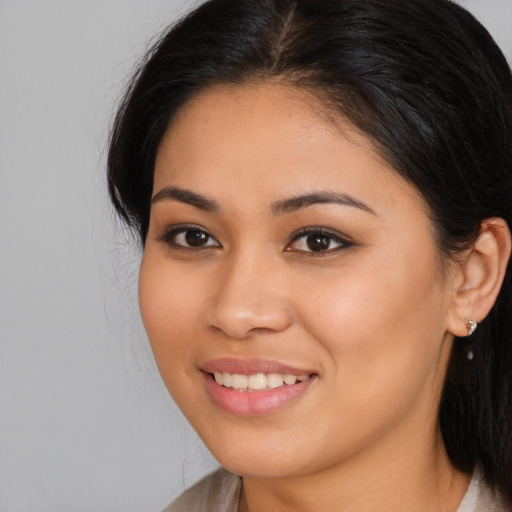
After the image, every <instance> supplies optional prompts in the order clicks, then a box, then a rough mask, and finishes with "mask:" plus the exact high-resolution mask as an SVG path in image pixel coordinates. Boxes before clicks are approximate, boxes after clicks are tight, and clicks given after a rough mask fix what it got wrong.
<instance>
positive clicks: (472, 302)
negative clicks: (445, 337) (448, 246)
mask: <svg viewBox="0 0 512 512" xmlns="http://www.w3.org/2000/svg"><path fill="white" fill-rule="evenodd" d="M510 252H511V235H510V230H509V227H508V225H507V223H506V222H505V221H504V220H503V219H501V218H492V219H486V220H485V221H483V222H482V226H481V230H480V234H479V235H478V238H477V239H476V241H475V243H474V245H473V246H472V247H471V248H470V249H469V250H468V251H467V252H466V253H465V254H464V258H463V260H462V261H461V262H460V267H459V271H460V275H461V279H460V280H459V281H458V288H457V289H456V290H455V299H454V304H453V311H452V313H453V314H452V315H450V318H449V325H448V331H449V332H451V333H452V334H454V335H455V336H458V337H464V336H468V335H470V334H472V333H471V332H470V330H471V328H472V325H473V324H474V323H479V322H481V321H482V320H483V319H484V318H485V317H486V316H487V315H488V314H489V311H490V310H491V308H492V306H493V305H494V303H495V301H496V298H497V297H498V293H499V291H500V289H501V285H502V283H503V279H504V277H505V272H506V269H507V264H508V260H509V258H510Z"/></svg>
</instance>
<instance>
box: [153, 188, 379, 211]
mask: <svg viewBox="0 0 512 512" xmlns="http://www.w3.org/2000/svg"><path fill="white" fill-rule="evenodd" d="M166 199H167V200H169V199H170V200H175V201H180V202H182V203H186V204H190V205H192V206H195V207H196V208H199V209H200V210H204V211H207V212H213V213H218V212H220V211H221V208H220V206H219V204H218V203H217V202H216V201H215V200H213V199H209V198H207V197H205V196H202V195H200V194H197V193H196V192H192V191H191V190H187V189H182V188H178V187H164V188H163V189H161V190H160V191H158V192H157V193H156V194H155V195H154V196H153V198H152V199H151V204H152V205H153V204H155V203H158V202H160V201H163V200H166ZM314 204H339V205H343V206H351V207H354V208H358V209H360V210H363V211H365V212H368V213H371V214H373V215H376V213H375V212H374V211H373V210H372V209H371V208H370V207H369V206H367V205H366V204H364V203H363V202H362V201H360V200H358V199H356V198H355V197H352V196H350V195H348V194H343V193H340V192H333V191H321V192H313V193H311V194H304V195H300V196H295V197H291V198H288V199H282V200H280V201H276V202H275V203H272V205H271V210H272V213H273V214H274V215H283V214H285V213H292V212H294V211H297V210H302V209H304V208H308V207H309V206H312V205H314Z"/></svg>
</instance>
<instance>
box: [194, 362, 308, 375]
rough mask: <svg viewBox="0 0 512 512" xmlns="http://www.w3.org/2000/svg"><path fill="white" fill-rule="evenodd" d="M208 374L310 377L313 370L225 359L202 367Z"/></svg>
mask: <svg viewBox="0 0 512 512" xmlns="http://www.w3.org/2000/svg"><path fill="white" fill-rule="evenodd" d="M201 369H202V370H203V371H204V372H206V373H215V372H220V373H236V374H240V375H254V374H257V373H282V374H284V375H295V376H299V375H310V374H312V373H315V372H312V371H311V370H308V369H304V368H295V367H293V366H289V365H287V364H284V363H281V362H279V361H273V360H270V359H236V358H230V357H224V358H219V359H212V360H210V361H208V362H206V363H205V364H204V365H202V366H201Z"/></svg>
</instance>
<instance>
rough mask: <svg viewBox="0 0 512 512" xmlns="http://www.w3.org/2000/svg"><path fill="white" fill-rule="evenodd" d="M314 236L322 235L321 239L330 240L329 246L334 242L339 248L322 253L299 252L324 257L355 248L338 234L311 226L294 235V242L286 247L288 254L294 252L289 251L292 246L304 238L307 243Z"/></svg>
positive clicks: (321, 251)
mask: <svg viewBox="0 0 512 512" xmlns="http://www.w3.org/2000/svg"><path fill="white" fill-rule="evenodd" d="M313 235H320V236H321V237H325V238H326V239H327V240H328V243H329V245H330V244H331V243H332V242H334V243H336V244H338V246H337V247H335V248H327V249H326V250H320V251H313V250H299V251H298V252H304V253H307V254H308V255H311V256H324V255H328V254H332V253H334V252H337V251H340V250H343V249H348V248H349V247H352V246H354V243H353V242H350V241H349V240H347V239H346V238H344V237H343V236H342V235H340V234H339V233H336V232H334V231H331V230H330V229H326V228H324V227H321V226H311V227H308V228H303V229H301V230H300V231H298V232H295V233H294V234H293V235H292V241H291V242H290V243H289V244H288V245H287V246H286V249H285V250H286V251H287V252H292V249H289V247H290V246H291V245H292V244H294V243H297V242H298V241H299V240H300V239H301V238H304V239H305V240H304V241H305V243H307V242H306V240H307V238H308V237H310V236H313ZM309 248H310V249H311V247H309Z"/></svg>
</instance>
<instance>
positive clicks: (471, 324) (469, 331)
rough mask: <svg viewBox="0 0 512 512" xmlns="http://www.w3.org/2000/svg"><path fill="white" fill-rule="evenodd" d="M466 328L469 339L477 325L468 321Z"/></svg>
mask: <svg viewBox="0 0 512 512" xmlns="http://www.w3.org/2000/svg"><path fill="white" fill-rule="evenodd" d="M466 327H467V328H468V337H469V336H471V335H472V334H473V333H474V332H475V331H476V328H477V327H478V323H477V322H473V320H468V323H467V324H466Z"/></svg>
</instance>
